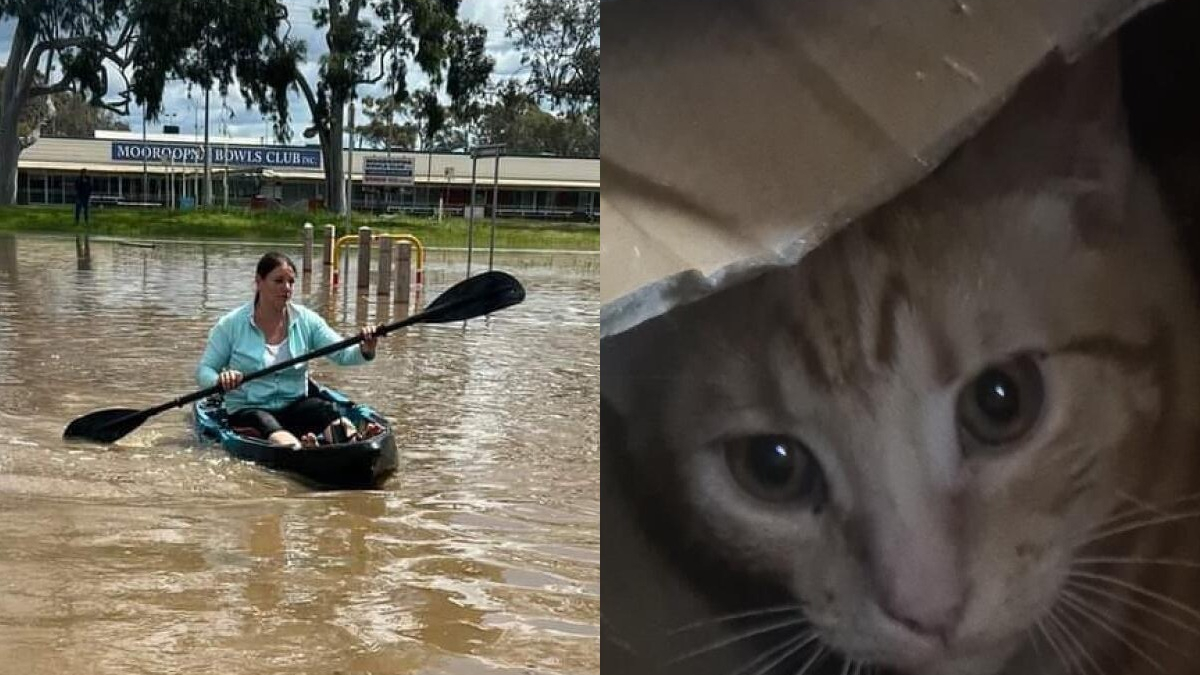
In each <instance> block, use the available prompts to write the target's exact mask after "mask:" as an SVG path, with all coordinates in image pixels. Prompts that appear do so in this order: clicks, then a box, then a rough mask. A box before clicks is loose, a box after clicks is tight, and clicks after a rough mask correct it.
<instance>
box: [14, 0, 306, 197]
mask: <svg viewBox="0 0 1200 675" xmlns="http://www.w3.org/2000/svg"><path fill="white" fill-rule="evenodd" d="M285 17H286V10H285V9H284V7H283V5H282V3H280V2H278V0H0V18H5V19H8V20H9V22H10V25H12V26H13V35H12V40H11V43H10V48H9V54H8V61H7V63H6V65H5V68H4V74H3V76H2V77H0V204H11V203H13V201H15V198H16V179H17V160H18V158H19V156H20V153H21V151H22V150H23V149H24V148H25V147H28V146H29V145H31V144H32V143H34V142H36V140H37V137H38V135H39V130H38V129H37V128H36V127H35V128H34V129H32V130H29V131H27V132H26V133H21V132H20V131H21V130H19V128H18V123H19V120H20V119H21V118H22V114H23V112H24V111H25V110H26V108H27V106H29V105H30V103H31V101H36V100H40V99H43V98H44V97H46V96H49V95H52V94H56V93H59V92H66V91H73V92H76V93H78V94H81V95H83V96H85V97H86V98H87V100H88V102H89V103H90V104H91V105H92V106H95V107H98V108H103V109H106V110H109V111H112V112H113V113H115V114H118V115H128V114H129V111H130V105H131V103H133V102H136V103H138V104H140V105H142V106H143V107H144V111H145V112H144V114H145V115H146V116H147V117H149V118H150V119H155V118H156V117H157V116H158V114H159V112H160V111H161V108H162V94H163V88H164V87H165V86H166V82H167V81H168V80H170V79H183V80H186V81H188V82H192V83H195V84H198V85H200V86H202V87H210V86H212V85H213V84H216V86H218V87H220V88H221V89H222V91H225V90H227V89H228V87H229V86H230V85H231V84H232V83H233V82H234V81H235V77H236V81H237V82H238V86H239V88H240V89H241V91H242V94H243V96H245V97H246V99H247V102H248V103H249V102H254V103H257V104H258V105H259V106H260V108H262V109H270V110H275V111H279V112H280V113H281V114H282V116H283V117H282V118H283V119H286V114H287V97H286V92H287V86H288V84H289V83H290V82H291V74H292V72H294V70H295V59H296V58H297V54H295V53H294V52H288V51H286V50H279V49H276V48H275V43H274V42H273V41H271V39H270V38H273V37H274V35H275V33H276V30H277V28H278V26H279V23H280V21H281V20H283V19H284V18H285ZM110 78H116V79H118V80H120V81H119V82H110Z"/></svg>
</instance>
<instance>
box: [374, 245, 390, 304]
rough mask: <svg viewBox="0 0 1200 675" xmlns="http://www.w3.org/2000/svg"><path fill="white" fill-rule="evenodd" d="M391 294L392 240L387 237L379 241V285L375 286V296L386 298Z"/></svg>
mask: <svg viewBox="0 0 1200 675" xmlns="http://www.w3.org/2000/svg"><path fill="white" fill-rule="evenodd" d="M391 292H392V240H391V239H390V238H389V237H380V239H379V283H378V284H376V285H375V294H376V295H381V296H386V295H387V294H388V293H391Z"/></svg>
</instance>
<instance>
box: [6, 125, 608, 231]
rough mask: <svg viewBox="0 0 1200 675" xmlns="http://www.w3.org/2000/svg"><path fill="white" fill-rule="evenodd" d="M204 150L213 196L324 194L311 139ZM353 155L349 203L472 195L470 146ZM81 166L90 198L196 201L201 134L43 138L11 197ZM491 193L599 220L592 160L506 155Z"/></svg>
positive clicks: (64, 195) (63, 192) (63, 182)
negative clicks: (455, 149)
mask: <svg viewBox="0 0 1200 675" xmlns="http://www.w3.org/2000/svg"><path fill="white" fill-rule="evenodd" d="M209 151H210V152H211V153H212V157H211V160H210V167H211V176H212V184H213V188H212V193H213V203H214V205H217V206H221V205H223V204H226V203H227V204H228V205H229V206H231V207H232V206H259V207H265V208H271V207H275V206H281V207H286V208H301V209H303V208H307V207H309V206H312V205H315V204H316V203H319V202H321V201H322V200H324V198H325V194H324V193H325V181H324V172H323V170H322V167H323V160H322V157H321V151H320V148H319V147H316V146H297V145H287V146H284V145H268V144H265V143H263V142H262V139H259V138H253V139H246V138H217V137H210V141H209ZM347 154H349V153H347ZM353 161H354V167H353V172H352V186H353V187H352V193H351V194H352V198H351V199H352V203H353V205H354V208H355V209H356V210H363V211H375V212H396V213H416V214H432V213H434V212H436V210H437V209H438V208H439V206H440V207H441V208H443V209H444V211H445V212H446V213H447V214H453V215H458V214H462V213H463V211H464V207H465V206H466V205H467V204H469V203H470V202H471V172H472V159H471V156H470V155H469V154H463V153H438V152H434V153H425V152H414V151H398V150H393V151H391V152H388V151H384V150H373V149H363V148H355V149H354V152H353ZM494 166H495V159H494V158H492V157H480V158H478V159H477V160H476V161H475V167H474V168H475V180H476V194H475V204H476V206H477V207H480V208H484V213H485V214H490V212H491V204H492V191H493V180H494V178H493V167H494ZM83 168H86V169H87V170H88V173H89V174H91V176H92V182H93V189H92V203H93V204H96V205H101V206H102V205H105V204H125V205H146V206H161V205H165V204H167V203H168V202H173V203H175V204H176V205H179V204H188V203H192V204H194V203H198V202H199V201H200V200H199V199H198V198H197V197H198V196H199V195H203V190H204V188H203V175H204V139H203V137H199V138H197V137H195V136H193V135H191V134H148V135H147V136H146V139H145V141H143V140H142V134H141V133H140V132H133V131H97V132H96V137H95V138H47V137H43V138H41V139H39V140H38V141H37V143H35V144H33V145H32V146H30V147H29V148H26V149H25V150H24V151H23V152H22V153H21V157H20V161H19V162H18V171H17V200H18V203H21V204H70V203H72V201H73V198H74V195H73V192H72V190H73V188H72V180H73V178H74V176H75V175H76V174H77V173H78V172H79V170H80V169H83ZM498 192H499V199H498V202H499V208H498V209H497V216H498V217H522V218H546V219H556V220H562V219H575V220H598V219H599V216H600V160H598V159H574V158H561V157H545V156H522V155H506V156H503V157H502V158H501V159H500V170H499V181H498ZM189 200H191V201H190V202H189Z"/></svg>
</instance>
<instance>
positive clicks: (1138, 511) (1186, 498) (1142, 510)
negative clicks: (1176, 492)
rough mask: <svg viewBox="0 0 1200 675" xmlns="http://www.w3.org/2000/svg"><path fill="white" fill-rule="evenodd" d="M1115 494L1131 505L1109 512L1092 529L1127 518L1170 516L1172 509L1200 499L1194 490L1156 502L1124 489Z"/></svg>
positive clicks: (1107, 525)
mask: <svg viewBox="0 0 1200 675" xmlns="http://www.w3.org/2000/svg"><path fill="white" fill-rule="evenodd" d="M1115 494H1116V495H1117V497H1118V498H1120V499H1122V500H1125V501H1127V502H1130V503H1132V504H1133V507H1131V508H1128V509H1122V510H1120V511H1117V512H1115V513H1112V514H1110V515H1109V517H1108V518H1107V519H1105V520H1103V521H1101V522H1100V523H1097V524H1096V525H1095V527H1093V528H1092V530H1093V531H1095V530H1098V529H1100V528H1105V527H1113V526H1116V525H1117V524H1118V523H1121V521H1124V520H1127V519H1129V518H1147V517H1162V516H1171V515H1172V512H1173V510H1178V509H1179V508H1180V507H1181V506H1184V505H1186V504H1188V503H1190V502H1194V501H1196V500H1200V492H1195V493H1192V494H1187V495H1180V496H1178V497H1176V498H1174V499H1172V500H1169V501H1165V502H1161V503H1157V504H1155V503H1151V502H1147V501H1145V500H1143V499H1139V498H1138V497H1135V496H1134V495H1131V494H1129V493H1128V492H1125V491H1124V490H1117V491H1116V492H1115ZM1124 524H1125V525H1131V524H1132V523H1124Z"/></svg>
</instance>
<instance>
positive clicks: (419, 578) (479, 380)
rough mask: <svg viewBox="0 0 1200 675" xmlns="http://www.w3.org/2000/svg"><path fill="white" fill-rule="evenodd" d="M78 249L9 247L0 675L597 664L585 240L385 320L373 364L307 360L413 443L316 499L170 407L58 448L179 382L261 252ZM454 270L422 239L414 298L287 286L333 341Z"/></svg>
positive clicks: (2, 360) (57, 242)
mask: <svg viewBox="0 0 1200 675" xmlns="http://www.w3.org/2000/svg"><path fill="white" fill-rule="evenodd" d="M82 246H83V244H82V242H80V243H78V244H77V247H75V248H73V242H72V241H71V240H70V239H63V238H39V237H31V236H20V237H15V238H14V237H12V236H7V237H4V236H0V509H3V512H4V516H5V517H4V518H3V519H0V541H2V542H3V545H2V546H0V580H2V581H0V583H2V584H3V586H2V589H3V590H2V591H0V663H3V664H5V665H4V667H2V668H0V670H3V671H6V672H91V673H144V672H154V673H192V672H229V673H248V674H251V675H254V674H258V673H283V672H287V673H334V672H340V673H347V674H349V673H404V672H420V673H464V674H465V673H514V674H516V673H596V672H598V671H599V668H600V666H599V654H598V637H597V636H598V623H599V593H600V590H599V583H600V575H599V545H600V533H599V463H598V454H597V453H598V445H599V442H598V434H599V420H598V409H597V404H596V401H597V400H598V391H599V371H600V369H599V352H598V348H597V340H598V333H599V284H598V279H599V274H598V266H597V265H598V261H597V260H596V259H595V258H594V257H587V256H579V257H572V256H558V257H557V258H556V259H555V260H550V259H549V258H548V257H547V256H520V257H516V256H510V257H508V258H506V257H504V256H499V255H498V256H497V260H496V264H497V267H499V268H501V269H505V270H507V271H510V272H512V273H514V274H515V275H516V276H517V277H518V278H519V279H521V281H522V282H523V283H524V284H525V286H526V289H527V291H528V298H527V300H526V301H525V303H523V304H521V305H518V306H516V307H514V308H511V309H508V310H505V311H504V312H501V313H499V314H496V315H494V316H491V317H488V318H485V319H478V320H474V321H471V322H469V323H468V324H467V325H465V326H464V325H462V324H453V325H443V326H414V327H412V328H409V329H406V330H404V331H400V332H397V333H394V334H392V335H390V336H389V337H387V338H386V339H384V340H382V341H381V342H380V346H379V358H377V359H376V361H375V362H374V363H372V364H370V365H369V366H364V367H358V368H338V367H336V366H334V365H332V364H328V363H326V362H318V363H317V364H316V365H315V366H314V370H315V373H316V374H317V376H318V377H319V378H321V379H322V380H323V381H325V382H326V383H328V384H331V385H333V386H335V387H337V388H339V389H341V390H343V391H345V392H346V393H348V394H349V395H351V396H352V397H354V398H356V399H359V400H363V401H367V402H370V403H371V404H373V405H374V406H375V407H377V408H379V409H380V410H381V411H382V412H383V413H384V414H386V415H387V416H388V417H389V418H390V419H392V420H393V421H394V423H395V426H396V429H397V433H398V436H399V438H401V439H403V440H402V443H401V445H402V448H403V449H402V455H403V457H402V465H401V470H400V472H399V473H398V474H397V475H396V476H395V477H394V478H393V479H392V480H391V481H390V482H389V483H388V484H387V485H385V486H384V489H382V490H379V491H372V492H333V493H313V492H310V491H307V490H305V489H304V488H303V487H301V486H299V485H297V484H295V483H293V482H291V481H289V480H288V479H286V478H283V477H280V476H278V475H275V474H272V473H269V472H266V471H264V470H262V469H261V468H258V467H255V466H252V465H248V464H244V463H240V462H236V461H233V460H231V459H229V458H227V457H226V456H224V455H223V453H221V452H220V451H219V450H218V449H214V448H212V447H208V446H204V445H201V444H198V443H197V441H195V440H194V438H193V437H192V435H191V432H190V428H189V426H188V424H189V422H190V420H189V418H188V416H187V414H186V412H185V411H169V412H166V413H163V414H161V415H159V416H157V417H155V418H152V419H151V420H150V421H148V422H147V423H146V424H145V425H143V427H142V428H141V429H139V430H138V431H137V432H135V433H134V434H131V435H130V436H128V437H126V438H125V439H123V440H122V441H121V442H120V443H119V444H117V445H115V446H112V447H104V446H97V445H92V444H86V443H77V444H68V443H64V442H63V441H62V440H60V435H61V433H62V429H63V427H64V426H65V424H66V423H67V422H68V421H69V420H71V419H73V418H74V417H77V416H79V415H82V414H84V413H87V412H90V411H92V410H96V409H99V408H106V407H130V408H144V407H149V406H151V405H155V404H159V403H162V402H164V401H167V400H171V399H173V398H175V397H177V396H180V395H182V394H186V393H189V392H191V391H193V390H194V389H195V385H194V381H193V376H192V368H193V367H194V364H195V361H196V359H197V358H198V357H199V354H200V351H201V350H202V349H203V345H204V340H205V336H206V333H207V330H208V328H209V326H211V324H212V322H213V321H214V320H215V319H216V318H217V317H219V316H220V315H221V314H222V313H224V312H225V311H228V310H229V309H231V308H233V307H234V306H236V305H237V304H238V303H240V302H244V301H246V300H247V299H249V297H250V296H251V294H252V276H253V268H254V263H255V262H256V261H257V259H258V256H259V255H261V253H262V252H263V250H264V249H263V248H261V247H253V246H249V245H237V246H225V245H206V246H202V245H199V244H196V245H188V244H159V245H156V246H154V247H152V248H150V247H145V246H131V245H128V244H122V243H118V242H113V241H100V240H96V239H92V240H91V241H90V242H89V243H88V248H89V249H90V250H88V255H87V256H86V258H87V260H88V261H89V263H88V264H81V260H82V258H83V256H82V255H81V253H82V252H83V249H82ZM294 253H295V254H296V255H298V254H299V249H298V248H296V249H295V250H294ZM464 262H465V261H463V260H462V259H461V257H459V258H457V259H456V258H455V257H454V256H452V255H451V256H447V255H439V254H437V253H435V254H433V255H431V256H430V259H429V261H428V265H429V269H428V271H427V274H426V285H427V289H426V290H425V297H418V298H417V299H416V303H415V304H414V305H413V306H412V307H408V306H404V305H396V304H394V303H393V302H392V301H391V299H390V298H388V297H386V296H384V297H379V296H377V295H376V294H375V293H374V289H372V293H371V294H370V295H367V296H363V297H361V298H360V297H357V296H356V294H353V292H352V289H350V290H347V289H344V288H340V287H339V288H330V287H329V285H328V283H327V282H326V281H324V280H323V279H321V278H304V277H302V279H301V282H300V284H299V287H300V295H301V298H300V299H301V301H302V302H304V303H305V304H307V305H309V306H310V307H313V308H314V309H316V310H317V311H319V312H321V313H322V314H323V315H324V316H325V317H326V318H327V319H329V320H330V322H331V324H333V325H334V327H335V328H337V329H338V330H339V331H341V332H342V333H343V334H349V333H350V332H351V331H353V330H354V326H356V325H360V324H373V323H382V322H386V321H389V320H395V319H397V318H401V317H403V316H405V315H407V313H408V312H410V311H418V310H419V309H420V306H421V304H422V303H424V302H425V301H427V300H431V299H432V298H433V297H436V295H437V293H439V292H440V291H441V290H444V289H445V288H446V287H447V286H449V285H450V284H451V283H453V282H454V281H457V280H458V279H460V278H461V277H462V274H463V272H464V269H465V266H464ZM317 268H318V270H319V269H320V265H319V264H318V265H317ZM354 278H355V274H354V272H353V270H347V271H346V272H344V274H343V279H354Z"/></svg>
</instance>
